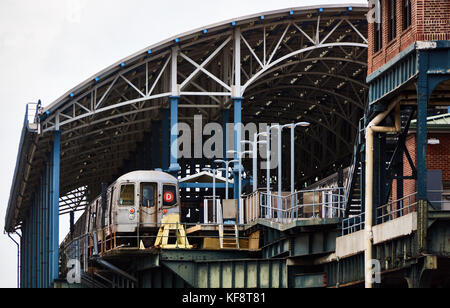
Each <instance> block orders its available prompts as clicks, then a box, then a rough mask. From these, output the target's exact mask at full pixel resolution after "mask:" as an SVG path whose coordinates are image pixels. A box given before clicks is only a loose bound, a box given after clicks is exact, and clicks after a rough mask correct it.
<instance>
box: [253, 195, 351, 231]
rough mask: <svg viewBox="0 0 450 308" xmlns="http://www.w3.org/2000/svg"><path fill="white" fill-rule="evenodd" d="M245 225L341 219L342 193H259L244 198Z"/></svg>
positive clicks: (342, 215)
mask: <svg viewBox="0 0 450 308" xmlns="http://www.w3.org/2000/svg"><path fill="white" fill-rule="evenodd" d="M245 201H246V202H245V207H246V208H245V210H246V222H247V223H251V222H252V221H255V220H257V219H269V220H274V221H276V222H279V223H283V224H285V223H290V222H292V221H295V220H298V219H314V218H321V219H325V218H343V217H344V215H345V189H344V188H324V189H317V190H304V191H298V192H296V193H294V194H288V193H287V194H286V195H281V196H280V195H277V194H273V193H271V192H270V193H267V192H262V191H258V192H255V193H253V194H251V195H249V196H247V197H246V198H245Z"/></svg>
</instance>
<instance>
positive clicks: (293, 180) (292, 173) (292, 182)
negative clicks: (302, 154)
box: [281, 122, 311, 212]
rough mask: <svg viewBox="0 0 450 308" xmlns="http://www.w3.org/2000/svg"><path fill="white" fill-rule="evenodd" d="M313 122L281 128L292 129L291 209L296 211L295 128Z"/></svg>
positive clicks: (306, 125)
mask: <svg viewBox="0 0 450 308" xmlns="http://www.w3.org/2000/svg"><path fill="white" fill-rule="evenodd" d="M310 125H311V124H310V123H308V122H300V123H297V124H287V125H284V126H283V127H282V128H281V129H282V130H283V129H284V128H290V129H291V209H292V212H293V211H294V193H295V178H294V170H295V129H296V128H297V127H299V126H300V127H308V126H310Z"/></svg>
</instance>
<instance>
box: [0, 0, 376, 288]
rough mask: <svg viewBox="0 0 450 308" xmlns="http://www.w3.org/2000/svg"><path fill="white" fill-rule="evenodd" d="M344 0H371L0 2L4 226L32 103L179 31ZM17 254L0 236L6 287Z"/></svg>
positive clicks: (12, 281)
mask: <svg viewBox="0 0 450 308" xmlns="http://www.w3.org/2000/svg"><path fill="white" fill-rule="evenodd" d="M339 3H342V4H348V3H367V1H366V0H352V1H348V0H337V1H336V0H324V1H322V0H318V1H316V0H308V1H302V0H227V1H217V0H189V1H181V0H165V1H158V0H151V1H148V0H147V1H145V0H39V1H36V0H1V1H0V104H1V106H2V118H1V120H0V126H1V127H0V140H1V141H2V149H1V152H0V159H1V163H0V167H1V170H0V174H1V176H0V229H1V231H3V228H4V217H5V211H6V207H7V204H8V199H9V191H10V187H11V181H12V176H13V172H14V167H15V162H16V156H17V148H18V145H19V139H20V132H21V129H22V125H23V117H24V114H25V105H26V103H27V102H36V101H37V100H38V99H41V100H42V102H43V104H44V106H47V105H49V104H50V103H51V102H53V101H54V100H56V99H57V98H58V97H60V96H61V95H63V94H64V93H66V92H67V91H68V90H69V89H71V88H73V87H74V86H76V85H77V84H79V83H81V82H82V81H84V80H86V79H87V78H89V77H90V76H93V75H94V74H95V73H97V72H99V71H101V70H102V69H104V68H106V67H108V66H110V65H111V64H113V63H115V62H116V61H118V60H120V59H122V58H125V57H127V56H129V55H131V54H132V53H135V52H137V51H139V50H142V49H144V48H146V47H147V46H149V45H151V44H154V43H157V42H159V41H162V40H163V39H166V38H169V37H171V36H174V35H176V34H180V33H183V32H186V31H189V30H192V29H195V28H199V27H202V26H206V25H209V24H213V23H216V22H219V21H223V20H227V19H231V18H236V17H239V16H243V15H248V14H253V13H258V12H263V11H268V10H275V9H282V8H291V7H298V6H309V5H316V4H339ZM64 220H65V219H64ZM62 226H67V223H62ZM64 232H65V230H64ZM16 258H17V249H16V246H15V245H14V244H13V242H12V241H10V240H9V239H8V237H7V236H6V235H3V232H2V233H0V287H15V286H16V285H17V280H16V271H17V267H16V266H17V264H16Z"/></svg>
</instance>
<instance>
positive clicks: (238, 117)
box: [233, 97, 243, 202]
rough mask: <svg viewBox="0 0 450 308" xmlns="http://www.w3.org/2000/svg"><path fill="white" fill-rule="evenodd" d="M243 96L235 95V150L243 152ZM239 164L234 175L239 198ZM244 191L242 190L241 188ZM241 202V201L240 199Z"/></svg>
mask: <svg viewBox="0 0 450 308" xmlns="http://www.w3.org/2000/svg"><path fill="white" fill-rule="evenodd" d="M242 101H243V98H242V97H234V98H233V102H234V150H235V151H237V152H241V140H242V136H241V134H242ZM234 159H235V160H238V159H239V156H238V154H237V153H235V154H234ZM238 166H239V164H237V163H236V164H234V169H233V176H234V186H233V187H234V199H236V200H238V199H239V184H238V183H239V169H238ZM239 167H240V166H239ZM241 191H242V190H241ZM238 202H239V201H238Z"/></svg>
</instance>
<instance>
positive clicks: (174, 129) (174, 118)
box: [169, 96, 181, 174]
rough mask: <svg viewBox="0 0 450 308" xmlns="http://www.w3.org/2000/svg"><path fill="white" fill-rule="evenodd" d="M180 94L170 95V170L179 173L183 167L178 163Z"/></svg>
mask: <svg viewBox="0 0 450 308" xmlns="http://www.w3.org/2000/svg"><path fill="white" fill-rule="evenodd" d="M179 99H180V98H179V97H178V96H171V97H170V167H169V172H170V173H172V174H177V173H178V172H179V171H180V170H181V168H180V165H179V164H178V100H179Z"/></svg>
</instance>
